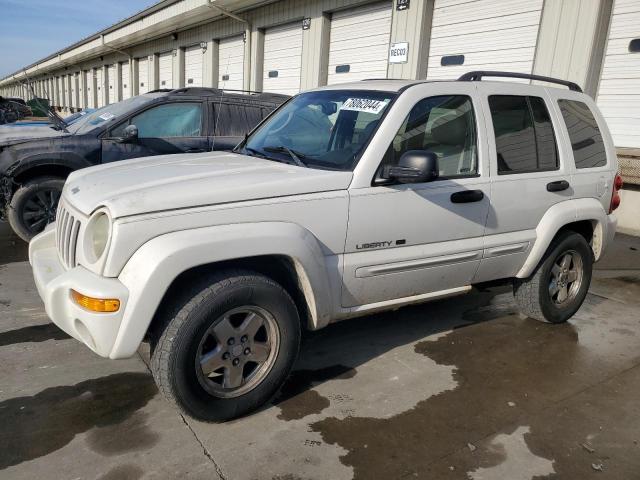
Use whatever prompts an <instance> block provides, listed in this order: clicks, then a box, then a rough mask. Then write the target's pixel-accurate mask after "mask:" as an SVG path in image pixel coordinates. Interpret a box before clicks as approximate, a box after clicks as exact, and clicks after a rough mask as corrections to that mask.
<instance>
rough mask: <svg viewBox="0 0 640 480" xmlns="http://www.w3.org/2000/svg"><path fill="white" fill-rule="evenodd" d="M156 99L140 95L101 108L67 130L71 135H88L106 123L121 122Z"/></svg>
mask: <svg viewBox="0 0 640 480" xmlns="http://www.w3.org/2000/svg"><path fill="white" fill-rule="evenodd" d="M153 99H154V97H152V96H148V95H139V96H137V97H132V98H128V99H127V100H123V101H122V102H118V103H113V104H111V105H107V106H106V107H102V108H99V109H98V110H95V111H94V112H92V113H89V114H87V115H85V116H83V117H82V118H80V119H79V120H77V121H76V122H74V123H73V124H72V125H70V126H69V127H68V128H67V130H68V131H69V133H86V132H89V131H90V130H93V129H94V128H96V127H98V126H101V125H104V124H105V123H112V122H114V121H116V120H119V119H120V118H122V117H123V116H124V115H127V114H128V113H129V112H131V111H133V110H136V109H138V108H139V107H141V106H142V105H145V104H147V103H149V102H151V101H152V100H153Z"/></svg>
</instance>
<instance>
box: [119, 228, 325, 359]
mask: <svg viewBox="0 0 640 480" xmlns="http://www.w3.org/2000/svg"><path fill="white" fill-rule="evenodd" d="M259 255H281V256H285V257H287V258H289V259H291V260H292V261H293V263H294V265H295V268H296V274H297V275H298V281H299V284H300V286H301V290H302V292H303V294H304V297H305V300H306V302H307V307H308V310H309V312H310V315H311V320H310V321H311V323H312V325H311V328H320V327H321V326H324V325H326V324H327V323H328V322H329V320H330V318H331V308H332V306H333V305H334V304H335V301H336V300H335V299H333V298H331V297H332V294H331V292H332V289H331V282H330V278H329V273H328V269H327V265H326V263H325V261H326V259H327V257H326V254H325V252H324V250H323V248H322V247H321V245H320V242H319V241H318V240H317V239H316V237H315V236H314V235H313V234H312V233H311V232H309V231H308V230H306V229H304V228H302V227H301V226H299V225H297V224H293V223H287V222H260V223H242V224H231V225H221V226H214V227H205V228H198V229H193V230H183V231H179V232H173V233H168V234H164V235H160V236H158V237H155V238H153V239H152V240H149V241H148V242H147V243H145V244H144V245H143V246H142V247H140V248H139V249H138V250H137V251H136V253H134V254H133V256H132V257H131V258H130V259H129V261H128V262H127V264H126V265H125V267H124V268H123V270H122V272H121V273H120V275H119V277H118V278H119V280H120V281H121V282H122V283H123V284H124V285H125V286H126V287H127V289H128V290H129V298H128V301H127V305H126V307H125V312H124V316H123V318H122V322H121V324H120V329H119V331H118V336H117V338H116V341H115V343H114V346H113V349H112V351H111V353H110V355H109V357H110V358H126V357H129V356H131V355H133V354H134V353H135V351H136V350H137V348H138V346H139V345H140V342H141V341H142V339H143V338H144V335H145V334H146V332H147V329H148V328H149V325H150V323H151V320H152V319H153V317H154V315H155V313H156V310H157V308H158V306H159V305H160V302H161V301H162V299H163V297H164V295H165V293H166V291H167V289H168V288H169V287H170V285H171V284H172V282H173V281H174V280H175V279H176V278H177V277H178V275H180V274H181V273H183V272H185V271H187V270H189V269H191V268H194V267H198V266H201V265H206V264H210V263H215V262H221V261H226V260H234V259H241V258H248V257H255V256H259Z"/></svg>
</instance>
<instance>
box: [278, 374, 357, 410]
mask: <svg viewBox="0 0 640 480" xmlns="http://www.w3.org/2000/svg"><path fill="white" fill-rule="evenodd" d="M356 373H357V372H356V370H355V369H354V368H351V367H347V366H345V365H332V366H330V367H325V368H321V369H318V370H297V371H294V372H293V373H292V374H291V375H290V376H289V378H288V379H287V381H286V382H285V384H284V385H283V386H282V388H281V389H280V392H279V393H278V395H277V397H276V398H275V400H274V401H273V404H274V405H276V406H278V407H279V408H280V413H279V414H278V418H279V419H280V420H299V419H301V418H304V417H306V416H307V415H313V414H315V413H320V412H322V411H323V410H324V409H325V408H327V407H328V406H329V405H330V402H329V399H328V398H326V397H323V396H322V395H320V394H319V393H318V392H316V391H314V390H311V388H312V387H314V386H316V385H319V384H321V383H324V382H326V381H328V380H340V379H349V378H353V377H354V376H355V375H356Z"/></svg>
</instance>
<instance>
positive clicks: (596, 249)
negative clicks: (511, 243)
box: [516, 198, 615, 278]
mask: <svg viewBox="0 0 640 480" xmlns="http://www.w3.org/2000/svg"><path fill="white" fill-rule="evenodd" d="M581 220H588V221H590V222H591V223H592V225H593V226H594V239H593V242H592V248H593V254H594V256H595V259H596V260H598V259H599V258H600V256H601V255H602V251H603V245H606V244H608V243H609V242H610V240H611V238H612V237H613V234H614V233H615V232H614V231H612V230H615V228H610V221H609V219H608V218H607V212H605V210H604V208H603V207H602V204H601V203H600V201H599V200H597V199H595V198H580V199H575V200H567V201H565V202H560V203H556V204H555V205H554V206H552V207H551V208H550V209H549V210H547V212H546V213H545V214H544V216H543V217H542V220H540V223H539V224H538V226H537V227H536V241H535V243H534V244H533V247H532V248H531V251H530V252H529V256H528V257H527V260H526V261H525V263H524V265H523V266H522V268H521V269H520V271H519V272H518V273H517V274H516V277H517V278H527V277H528V276H530V275H531V274H532V273H533V271H534V270H535V268H536V266H537V265H538V263H539V262H540V260H541V259H542V256H543V255H544V253H545V252H546V251H547V249H548V248H549V245H550V244H551V241H552V240H553V238H554V237H555V236H556V234H557V233H558V231H559V230H560V229H561V228H562V227H564V226H565V225H567V224H569V223H573V222H578V221H581ZM603 240H604V242H603Z"/></svg>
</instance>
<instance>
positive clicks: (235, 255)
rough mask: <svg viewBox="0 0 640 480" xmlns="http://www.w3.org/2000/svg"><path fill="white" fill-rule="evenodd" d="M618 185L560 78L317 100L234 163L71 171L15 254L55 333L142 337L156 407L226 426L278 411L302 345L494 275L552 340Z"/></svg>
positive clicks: (98, 339) (392, 86) (574, 92)
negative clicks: (276, 399) (360, 319)
mask: <svg viewBox="0 0 640 480" xmlns="http://www.w3.org/2000/svg"><path fill="white" fill-rule="evenodd" d="M483 76H494V77H495V76H501V77H516V78H527V79H534V80H543V81H546V82H555V83H558V84H562V85H564V87H567V86H568V87H569V89H566V88H557V87H547V86H539V85H528V84H523V83H515V82H511V83H509V82H504V81H500V82H495V81H494V82H488V81H478V80H481V79H482V77H483ZM616 171H617V161H616V155H615V150H614V145H613V142H612V140H611V136H610V134H609V132H608V130H607V126H606V124H605V121H604V119H603V117H602V115H601V114H600V113H599V111H598V108H597V107H596V105H595V103H594V102H593V100H592V99H591V98H590V97H588V96H587V95H585V94H583V93H581V91H580V88H579V87H578V86H577V85H575V84H573V83H570V82H565V81H561V80H555V79H551V78H547V77H537V76H533V75H522V74H508V73H503V72H471V73H470V74H466V75H464V76H463V77H461V78H460V79H459V80H458V81H446V82H427V81H399V80H370V81H361V82H357V83H350V84H344V85H333V86H328V87H323V88H319V89H316V90H312V91H308V92H305V93H301V94H300V95H298V96H296V97H294V98H293V99H291V100H290V101H288V102H287V103H285V104H284V105H283V106H281V107H280V108H279V109H278V110H276V111H275V112H274V113H273V114H272V115H271V116H270V117H268V118H267V119H266V120H265V121H264V122H263V123H262V124H261V125H259V126H258V127H257V128H256V129H255V130H254V131H253V132H252V133H251V134H250V135H249V136H248V137H247V138H246V139H245V140H244V141H243V142H242V143H241V144H240V145H238V146H237V147H236V149H235V150H234V151H233V152H230V153H224V152H209V153H199V154H183V155H167V156H163V157H150V158H142V159H137V160H132V161H127V162H118V163H117V164H105V165H101V166H96V167H91V168H87V169H84V170H80V171H77V172H74V173H72V174H71V175H70V176H69V179H68V180H67V183H66V185H65V187H64V191H63V194H62V197H61V201H60V207H59V209H58V213H57V220H56V222H55V223H54V224H52V225H49V226H48V227H47V229H46V231H45V232H43V233H42V234H40V235H38V236H37V237H35V238H34V239H33V240H32V242H31V244H30V251H29V257H30V262H31V265H32V266H33V273H34V276H35V281H36V284H37V288H38V291H39V293H40V295H41V297H42V298H43V300H44V303H45V307H46V311H47V314H48V315H49V317H50V318H51V319H52V320H53V322H54V323H55V324H56V325H58V326H59V327H60V328H61V329H63V330H64V331H65V332H67V333H68V334H70V335H71V336H73V337H74V338H76V339H77V340H79V341H81V342H84V343H85V344H86V345H87V346H88V347H89V348H90V349H91V350H93V351H94V352H96V353H97V354H98V355H102V356H104V357H108V358H112V359H118V358H125V357H129V356H132V355H134V354H135V353H136V350H137V349H138V347H139V345H140V343H141V342H142V341H143V339H145V338H146V339H148V340H149V341H150V343H151V367H152V370H153V374H154V377H155V380H156V382H157V384H158V386H159V388H160V390H161V391H162V392H163V394H164V395H165V396H166V397H167V398H168V399H169V400H170V401H172V402H174V403H175V404H176V405H177V406H178V407H179V408H180V409H181V410H182V411H184V412H185V413H187V414H189V415H191V416H193V417H196V418H198V419H202V420H206V421H222V420H227V419H231V418H234V417H237V416H240V415H243V414H246V413H247V412H250V411H252V410H254V409H256V408H257V407H258V406H260V405H261V404H263V403H264V402H266V401H268V400H269V399H270V398H271V397H272V396H273V395H274V394H275V393H276V391H277V390H278V388H279V387H280V385H281V384H282V383H283V381H284V380H285V378H286V377H287V375H288V374H289V372H290V370H291V368H292V366H293V364H294V361H295V359H296V355H297V354H298V348H299V344H300V338H301V331H302V330H303V329H310V330H316V329H319V328H322V327H324V326H326V325H327V324H329V323H330V322H333V321H336V320H341V319H345V318H349V317H354V316H357V315H364V314H368V313H370V312H374V311H379V310H386V309H394V308H398V307H401V306H403V305H408V304H412V303H417V302H424V301H427V300H431V299H435V298H441V297H445V296H450V295H455V294H461V293H464V292H467V291H469V290H470V289H471V288H472V286H473V285H474V284H479V283H484V282H490V281H496V280H499V279H503V280H507V281H510V282H512V283H513V291H514V295H515V299H516V301H517V303H518V305H519V306H520V308H521V311H522V313H524V314H525V315H528V316H529V317H533V318H536V319H538V320H543V321H547V322H551V323H560V322H565V321H566V320H567V319H569V318H570V317H571V316H572V315H573V314H574V313H575V312H576V311H577V310H578V308H579V307H580V305H581V304H582V302H583V300H584V298H585V295H586V293H587V289H588V287H589V282H590V280H591V271H592V265H593V262H594V261H596V260H598V259H599V258H600V256H601V255H602V253H603V251H604V249H605V248H606V246H607V244H609V243H610V241H611V240H612V237H613V235H614V232H615V227H616V219H615V217H614V216H613V215H612V214H611V213H612V211H613V210H614V209H615V208H616V207H617V205H618V203H619V196H618V193H617V190H618V189H619V188H620V186H621V185H620V184H621V180H620V179H619V177H618V176H617V175H616Z"/></svg>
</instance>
